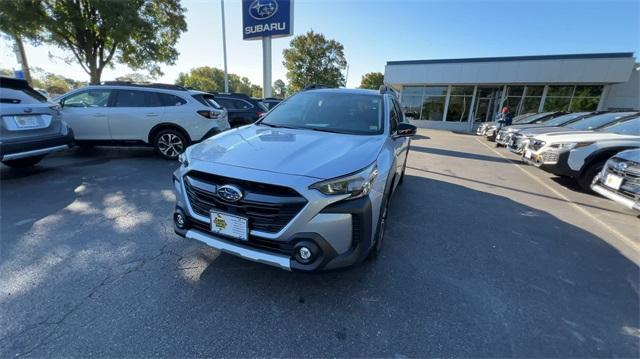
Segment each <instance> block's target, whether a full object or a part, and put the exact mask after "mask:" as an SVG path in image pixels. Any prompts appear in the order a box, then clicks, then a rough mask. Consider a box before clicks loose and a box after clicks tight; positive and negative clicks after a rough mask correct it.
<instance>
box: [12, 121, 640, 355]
mask: <svg viewBox="0 0 640 359" xmlns="http://www.w3.org/2000/svg"><path fill="white" fill-rule="evenodd" d="M175 167H176V163H174V162H167V161H165V160H162V159H160V158H158V157H156V156H155V155H154V154H153V152H152V151H151V150H148V149H128V148H96V149H93V150H73V151H71V152H69V153H65V154H62V155H57V156H53V157H50V158H47V159H45V160H44V161H43V162H42V163H41V165H40V166H38V167H36V168H34V169H32V170H29V171H21V172H19V171H15V170H12V169H9V168H7V167H2V168H1V169H0V176H1V182H0V194H1V197H0V199H1V202H0V206H1V207H0V208H1V226H2V227H1V237H2V238H1V241H0V256H1V257H0V261H1V262H0V306H1V307H2V315H0V357H4V358H8V357H15V356H34V357H41V356H55V357H62V356H77V357H87V356H96V357H105V356H136V357H148V356H171V357H178V356H179V357H189V356H205V355H206V356H225V357H240V356H282V357H299V356H304V357H319V356H322V357H325V356H327V357H328V356H330V357H345V356H358V357H371V356H377V357H402V356H420V357H424V356H430V357H433V356H440V357H463V356H464V357H469V356H473V357H539V356H545V357H585V356H596V357H613V356H617V357H637V355H638V352H639V350H640V304H639V303H640V286H639V285H638V283H639V279H640V271H639V267H638V264H639V263H640V258H639V252H638V251H639V248H640V238H638V237H639V236H638V233H640V232H639V230H640V219H639V218H637V214H634V213H632V212H631V211H627V210H625V209H623V208H622V207H618V206H617V205H615V204H614V203H612V202H610V201H608V200H605V199H603V198H598V197H595V196H592V195H588V194H584V193H580V192H577V191H575V187H572V184H571V183H570V182H567V181H563V180H559V179H556V178H553V176H550V175H547V174H545V173H543V172H541V171H539V170H537V169H535V168H532V167H527V166H524V165H520V164H517V158H516V157H514V156H511V155H510V154H509V153H508V152H507V151H505V150H503V149H495V148H493V144H489V143H487V142H486V141H484V139H481V138H478V137H475V136H471V135H460V134H453V133H450V132H444V131H427V130H420V132H419V136H417V138H416V139H414V141H413V145H412V153H411V154H410V157H409V162H408V169H407V176H406V178H405V182H404V184H403V185H402V187H401V188H400V189H399V191H398V192H397V193H396V195H395V197H394V199H393V202H392V204H391V208H390V214H389V216H390V217H389V220H388V222H389V223H388V229H387V230H388V232H387V237H386V240H385V248H384V251H383V254H382V257H381V258H379V259H378V260H376V261H370V262H366V263H364V264H363V265H362V266H359V267H357V268H354V269H351V270H346V271H339V272H331V273H321V274H312V275H309V274H301V273H290V272H286V271H282V270H279V269H275V268H271V267H267V266H264V265H261V264H256V263H252V262H247V261H244V260H242V259H238V258H235V257H232V256H230V255H226V254H220V253H218V252H217V251H215V250H212V249H209V248H206V247H204V246H202V245H199V244H197V243H193V242H189V241H186V240H184V239H182V238H180V237H178V236H176V235H174V233H173V228H172V224H171V214H172V209H173V205H174V195H173V193H172V191H171V172H172V171H173V169H174V168H175Z"/></svg>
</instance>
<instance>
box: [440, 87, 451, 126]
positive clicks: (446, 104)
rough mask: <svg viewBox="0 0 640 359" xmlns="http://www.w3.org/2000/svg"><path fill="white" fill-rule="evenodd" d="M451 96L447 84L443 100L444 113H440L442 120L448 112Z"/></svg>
mask: <svg viewBox="0 0 640 359" xmlns="http://www.w3.org/2000/svg"><path fill="white" fill-rule="evenodd" d="M450 97H451V85H449V86H447V97H445V100H444V113H442V121H443V122H444V121H446V120H447V112H449V98H450Z"/></svg>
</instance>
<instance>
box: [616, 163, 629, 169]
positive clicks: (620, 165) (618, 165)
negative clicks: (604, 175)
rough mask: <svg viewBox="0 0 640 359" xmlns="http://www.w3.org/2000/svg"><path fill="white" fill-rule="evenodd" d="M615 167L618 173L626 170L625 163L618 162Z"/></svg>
mask: <svg viewBox="0 0 640 359" xmlns="http://www.w3.org/2000/svg"><path fill="white" fill-rule="evenodd" d="M616 167H617V168H618V169H619V170H620V171H624V170H626V169H627V163H626V162H618V164H617V165H616Z"/></svg>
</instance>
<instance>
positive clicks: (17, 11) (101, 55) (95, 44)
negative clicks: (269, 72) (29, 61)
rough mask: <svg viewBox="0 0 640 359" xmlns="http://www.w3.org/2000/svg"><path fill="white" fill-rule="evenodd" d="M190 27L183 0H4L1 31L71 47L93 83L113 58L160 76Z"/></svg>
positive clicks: (36, 40)
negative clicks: (176, 45) (181, 0)
mask: <svg viewBox="0 0 640 359" xmlns="http://www.w3.org/2000/svg"><path fill="white" fill-rule="evenodd" d="M186 29H187V23H186V21H185V18H184V9H183V8H182V7H181V6H180V0H126V1H112V0H74V1H66V0H18V1H0V31H4V32H7V33H9V34H13V35H19V36H21V37H22V38H24V39H27V40H30V41H31V42H32V43H34V44H36V45H37V44H40V43H45V44H49V45H54V46H58V47H60V48H62V49H64V50H68V51H70V52H71V53H72V54H73V57H74V58H75V60H76V61H77V62H78V63H79V64H80V66H81V67H82V69H83V70H84V71H85V72H86V73H87V74H89V78H90V81H91V83H97V82H100V78H101V76H102V71H103V70H104V68H105V67H107V66H113V61H116V62H118V63H123V64H126V65H128V66H129V67H130V68H132V69H135V70H138V69H146V70H148V71H149V72H150V73H151V74H152V75H161V74H162V72H161V71H160V67H159V65H158V64H159V63H166V64H173V63H175V60H176V59H177V57H178V51H177V50H176V49H175V47H174V45H175V44H176V42H177V40H178V38H179V37H180V34H181V33H182V32H184V31H186Z"/></svg>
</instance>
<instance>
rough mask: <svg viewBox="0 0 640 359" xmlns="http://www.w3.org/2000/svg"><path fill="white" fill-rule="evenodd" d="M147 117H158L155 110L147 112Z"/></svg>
mask: <svg viewBox="0 0 640 359" xmlns="http://www.w3.org/2000/svg"><path fill="white" fill-rule="evenodd" d="M147 117H158V114H157V113H155V112H151V113H148V114H147Z"/></svg>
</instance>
